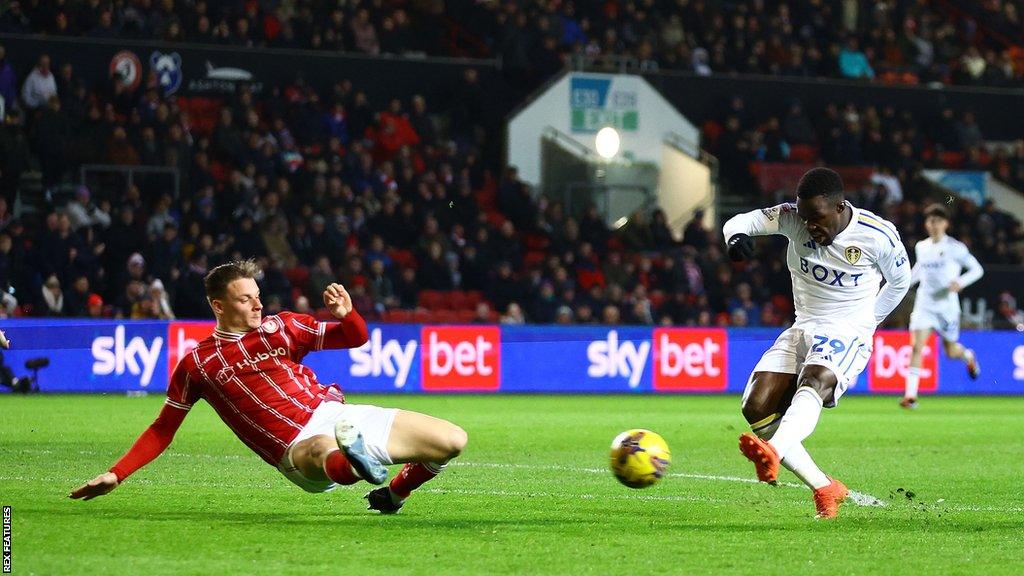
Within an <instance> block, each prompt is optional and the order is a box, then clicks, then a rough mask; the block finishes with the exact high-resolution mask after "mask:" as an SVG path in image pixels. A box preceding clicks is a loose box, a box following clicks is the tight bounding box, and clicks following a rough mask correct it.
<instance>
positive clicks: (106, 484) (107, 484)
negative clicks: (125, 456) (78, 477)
mask: <svg viewBox="0 0 1024 576" xmlns="http://www.w3.org/2000/svg"><path fill="white" fill-rule="evenodd" d="M119 484H120V482H118V481H117V474H114V473H113V472H104V473H103V474H100V475H99V476H97V477H95V478H93V479H92V480H89V481H88V482H86V483H85V484H82V485H81V486H79V487H78V488H76V489H75V491H74V492H72V493H71V497H72V498H74V499H76V500H77V499H79V498H81V499H82V500H92V499H93V498H95V497H97V496H103V495H104V494H108V493H110V492H111V491H112V490H113V489H114V488H117V486H118V485H119Z"/></svg>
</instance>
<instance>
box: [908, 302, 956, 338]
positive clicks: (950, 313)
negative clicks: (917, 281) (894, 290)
mask: <svg viewBox="0 0 1024 576" xmlns="http://www.w3.org/2000/svg"><path fill="white" fill-rule="evenodd" d="M910 330H912V331H913V330H935V331H936V332H938V333H939V336H941V337H942V339H943V340H946V341H948V342H956V341H957V340H959V339H960V309H959V307H957V308H950V307H943V306H939V307H936V308H934V309H930V308H929V309H918V308H917V307H915V308H914V311H913V312H911V313H910Z"/></svg>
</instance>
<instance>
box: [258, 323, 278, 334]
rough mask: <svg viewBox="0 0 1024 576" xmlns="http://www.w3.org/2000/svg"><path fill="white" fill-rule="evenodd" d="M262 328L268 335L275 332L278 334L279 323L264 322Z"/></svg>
mask: <svg viewBox="0 0 1024 576" xmlns="http://www.w3.org/2000/svg"><path fill="white" fill-rule="evenodd" d="M260 328H262V329H263V331H264V332H266V333H268V334H273V333H274V332H277V322H274V321H273V320H270V319H267V320H266V321H265V322H263V325H262V326H260Z"/></svg>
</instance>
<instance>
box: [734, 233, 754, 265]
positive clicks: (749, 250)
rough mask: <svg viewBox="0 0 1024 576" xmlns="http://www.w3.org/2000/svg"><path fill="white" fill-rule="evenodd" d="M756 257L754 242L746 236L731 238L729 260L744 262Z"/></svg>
mask: <svg viewBox="0 0 1024 576" xmlns="http://www.w3.org/2000/svg"><path fill="white" fill-rule="evenodd" d="M753 257H754V241H753V240H751V239H750V236H747V235H746V234H735V235H734V236H733V237H732V238H729V259H730V260H732V261H733V262H742V261H743V260H750V259H751V258H753Z"/></svg>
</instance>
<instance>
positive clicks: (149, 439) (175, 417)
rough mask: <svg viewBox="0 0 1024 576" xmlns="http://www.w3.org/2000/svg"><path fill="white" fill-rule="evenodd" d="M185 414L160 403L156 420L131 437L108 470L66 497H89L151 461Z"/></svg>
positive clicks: (176, 428)
mask: <svg viewBox="0 0 1024 576" xmlns="http://www.w3.org/2000/svg"><path fill="white" fill-rule="evenodd" d="M187 414H188V411H187V410H182V409H181V408H177V407H174V406H171V405H170V404H164V407H163V408H162V409H161V410H160V415H159V416H157V418H156V420H154V421H153V423H152V424H150V425H149V428H146V430H145V431H144V432H143V433H142V434H141V435H139V439H138V440H136V441H135V444H133V445H132V447H131V449H129V450H128V452H126V453H125V455H124V456H122V457H121V459H120V460H118V461H117V463H116V464H114V465H113V466H111V467H110V470H109V471H108V472H104V473H103V474H100V475H99V476H97V477H95V478H93V479H92V480H90V481H88V482H86V483H85V484H83V485H81V486H79V487H78V488H77V489H76V490H74V491H73V492H72V493H71V494H70V497H71V498H74V499H82V500H92V499H93V498H95V497H97V496H103V495H104V494H107V493H109V492H110V491H112V490H113V489H114V488H117V487H118V486H119V485H120V484H121V482H124V479H125V478H127V477H128V476H129V475H131V474H132V473H133V472H135V471H136V470H138V469H139V468H142V467H143V466H145V465H146V464H149V463H150V462H152V461H153V460H154V459H155V458H156V457H157V456H159V455H160V454H162V453H163V451H164V450H166V449H167V447H168V446H170V445H171V440H173V439H174V434H175V432H177V431H178V428H179V427H180V426H181V423H182V421H184V420H185V415H187Z"/></svg>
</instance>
